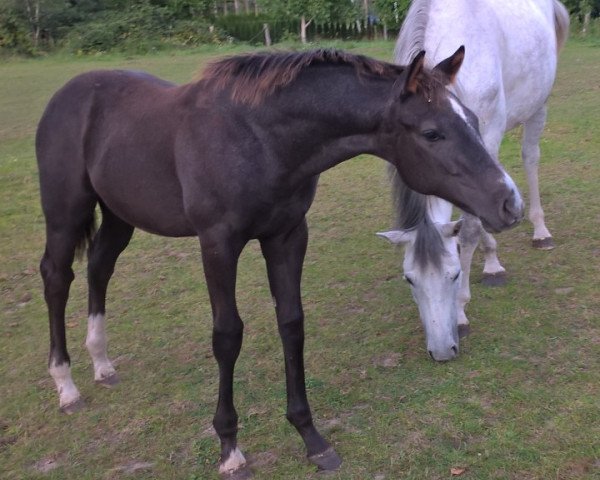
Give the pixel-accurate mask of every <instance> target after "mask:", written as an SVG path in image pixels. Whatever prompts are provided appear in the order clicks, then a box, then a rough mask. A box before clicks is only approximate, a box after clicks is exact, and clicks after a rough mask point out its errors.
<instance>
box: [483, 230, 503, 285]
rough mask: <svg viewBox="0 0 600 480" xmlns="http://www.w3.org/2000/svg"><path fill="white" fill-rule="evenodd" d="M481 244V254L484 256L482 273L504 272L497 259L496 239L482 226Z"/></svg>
mask: <svg viewBox="0 0 600 480" xmlns="http://www.w3.org/2000/svg"><path fill="white" fill-rule="evenodd" d="M481 245H482V247H483V255H484V258H485V264H484V267H483V273H485V274H488V275H496V274H498V273H504V272H506V270H505V268H504V267H503V266H502V265H501V264H500V260H499V259H498V243H497V242H496V239H495V238H494V237H493V235H492V234H490V233H488V232H486V231H485V230H484V229H483V228H482V229H481Z"/></svg>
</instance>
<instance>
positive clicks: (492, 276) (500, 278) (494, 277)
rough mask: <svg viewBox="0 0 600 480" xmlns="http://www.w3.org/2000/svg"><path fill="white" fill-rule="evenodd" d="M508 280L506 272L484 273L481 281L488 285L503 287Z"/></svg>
mask: <svg viewBox="0 0 600 480" xmlns="http://www.w3.org/2000/svg"><path fill="white" fill-rule="evenodd" d="M506 282H507V277H506V272H498V273H484V274H483V277H481V283H482V284H483V285H485V286H486V287H503V286H504V285H506Z"/></svg>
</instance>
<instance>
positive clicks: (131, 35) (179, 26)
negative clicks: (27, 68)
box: [66, 4, 222, 53]
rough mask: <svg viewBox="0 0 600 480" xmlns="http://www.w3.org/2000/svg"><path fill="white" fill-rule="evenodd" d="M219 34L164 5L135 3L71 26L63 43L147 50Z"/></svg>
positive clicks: (81, 49)
mask: <svg viewBox="0 0 600 480" xmlns="http://www.w3.org/2000/svg"><path fill="white" fill-rule="evenodd" d="M221 38H222V36H221V35H220V34H219V32H218V31H217V30H216V29H214V28H213V29H211V28H210V27H209V26H208V24H207V23H206V22H205V21H204V20H201V19H199V20H178V19H176V18H175V16H174V15H173V14H172V13H171V12H170V11H169V10H167V9H166V8H164V7H156V6H152V5H150V4H138V5H136V6H135V8H130V9H128V10H126V11H105V12H102V13H99V14H98V15H97V16H96V17H95V18H94V20H92V21H88V22H85V23H79V24H77V25H76V26H74V27H72V28H71V29H70V31H69V33H68V34H67V36H66V46H67V48H68V49H69V50H71V51H72V52H76V53H97V52H108V51H115V50H118V51H125V52H129V53H147V52H149V51H153V50H158V49H161V48H164V47H166V46H167V45H178V46H195V45H199V44H202V43H215V42H219V41H220V40H221Z"/></svg>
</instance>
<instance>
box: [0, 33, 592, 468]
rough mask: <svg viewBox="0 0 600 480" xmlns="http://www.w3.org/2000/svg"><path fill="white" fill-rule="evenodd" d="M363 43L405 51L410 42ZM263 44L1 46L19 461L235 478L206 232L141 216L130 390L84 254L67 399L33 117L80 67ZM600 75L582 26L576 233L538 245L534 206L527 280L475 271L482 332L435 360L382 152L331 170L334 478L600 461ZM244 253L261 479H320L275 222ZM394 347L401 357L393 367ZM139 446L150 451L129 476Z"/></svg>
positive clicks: (319, 306) (563, 201)
mask: <svg viewBox="0 0 600 480" xmlns="http://www.w3.org/2000/svg"><path fill="white" fill-rule="evenodd" d="M351 47H353V49H354V50H355V51H361V52H366V53H368V54H371V55H376V56H379V57H381V58H390V57H391V50H392V47H393V45H392V44H391V43H389V44H386V43H374V44H358V43H357V44H355V45H351ZM245 48H248V47H228V48H225V49H223V50H218V49H209V50H206V49H205V50H196V51H192V52H185V53H171V54H161V55H156V56H147V57H134V58H124V57H118V56H110V57H100V58H69V57H49V58H45V59H38V60H19V61H10V62H7V63H3V64H2V65H0V78H2V81H1V82H0V302H1V303H0V315H1V317H0V357H1V359H2V360H1V361H0V478H2V479H29V478H49V479H113V478H123V477H127V478H140V479H142V478H153V479H184V480H191V479H203V480H204V479H211V478H217V474H216V460H217V457H218V441H217V439H216V438H214V437H213V436H212V435H211V432H210V428H209V427H210V421H211V417H212V413H213V410H214V407H215V400H216V392H217V376H216V365H215V362H214V360H213V359H212V357H211V348H210V332H211V326H210V323H211V320H210V309H209V304H208V295H207V292H206V287H205V284H204V280H203V275H202V269H201V265H200V262H199V249H198V242H197V241H196V240H195V239H183V240H174V239H167V238H160V237H156V236H151V235H148V234H145V233H143V232H137V233H136V234H135V236H134V239H133V241H132V244H131V245H130V247H129V248H128V249H127V250H126V251H125V252H124V254H123V255H122V257H121V258H120V260H119V263H118V265H117V271H116V273H115V275H114V277H113V280H112V283H111V287H110V291H109V298H108V316H109V324H108V330H109V341H110V346H109V349H110V354H111V357H112V358H113V359H115V360H116V363H117V369H118V371H119V375H120V377H121V379H122V382H121V384H120V385H119V386H118V388H116V389H113V390H106V389H102V388H100V387H96V386H95V385H94V384H93V381H92V370H91V365H90V360H89V357H88V355H87V352H86V351H85V347H84V346H83V341H84V336H85V330H86V326H85V321H86V312H87V306H86V295H87V294H86V290H85V264H84V263H77V264H76V265H75V267H74V268H75V270H76V275H77V278H76V280H75V282H74V284H73V287H72V290H71V299H70V302H69V306H68V311H67V322H68V327H69V328H68V340H69V349H70V353H71V357H72V361H73V376H74V379H75V382H76V384H77V385H78V386H79V388H80V390H81V392H82V394H83V396H84V397H85V399H86V401H87V403H88V407H87V409H86V410H85V411H83V412H81V413H79V414H77V415H74V416H64V415H62V414H60V413H59V412H58V409H57V404H58V399H57V395H56V392H55V391H54V386H53V382H52V380H51V379H50V377H49V375H48V373H47V371H46V357H47V349H48V333H47V329H48V327H47V320H46V311H45V305H44V301H43V295H42V285H41V280H40V278H39V274H38V271H37V270H38V267H37V266H38V262H39V258H40V257H41V254H42V250H43V244H44V238H43V236H44V234H43V233H44V227H43V218H42V215H41V211H40V207H39V199H38V191H37V190H38V186H37V174H36V167H35V158H34V152H33V132H34V130H35V126H36V122H37V120H38V118H39V116H40V115H41V112H42V109H43V107H44V105H45V103H46V102H47V100H48V98H49V96H50V95H51V94H52V92H53V91H55V90H56V89H57V88H58V87H59V86H60V85H61V84H63V83H64V82H65V81H66V80H67V79H68V78H70V77H71V76H73V75H75V74H76V73H78V72H81V71H85V70H89V69H92V68H113V67H125V68H135V69H143V70H148V71H150V72H152V73H155V74H158V75H161V76H163V77H165V78H167V79H170V80H174V81H178V82H183V81H188V80H190V79H191V78H192V77H193V76H194V75H195V73H196V72H197V70H198V68H199V67H201V66H202V65H203V64H204V63H205V62H206V61H207V60H209V59H210V58H214V57H215V56H218V55H222V54H228V53H234V52H239V51H242V50H244V49H245ZM598 78H600V48H598V47H597V46H593V45H591V44H589V43H588V44H584V43H579V42H571V43H569V44H568V45H567V47H566V49H565V51H564V52H563V54H562V57H561V63H560V69H559V75H558V80H557V84H556V87H555V90H554V93H553V95H552V97H551V99H550V108H549V111H550V117H549V122H548V127H547V129H546V133H545V135H544V140H543V142H542V155H543V160H542V168H541V172H540V177H541V190H542V197H543V202H544V206H545V210H546V218H547V223H548V226H549V228H550V230H551V231H552V232H553V233H554V236H555V241H556V243H557V248H556V249H555V250H553V251H551V252H540V251H534V250H532V249H531V248H530V247H529V244H530V235H531V226H530V225H529V224H528V223H527V222H525V223H524V224H523V225H521V226H520V227H518V228H517V229H516V230H513V231H511V232H508V233H505V234H502V235H500V236H499V237H498V240H499V245H500V256H501V259H502V261H503V263H504V265H505V266H506V267H507V269H508V271H509V274H510V283H509V285H508V286H507V287H505V288H500V289H487V288H485V287H482V286H480V285H478V284H475V285H474V286H473V301H472V302H471V305H470V307H469V311H468V313H469V315H470V318H471V321H472V327H473V333H472V335H471V337H470V338H469V339H468V340H467V341H465V342H463V344H462V345H461V347H462V348H461V356H460V358H459V359H458V360H456V361H453V362H451V363H447V364H434V363H433V362H431V361H429V360H428V358H427V356H426V353H425V349H424V338H423V333H422V330H421V328H420V325H419V322H418V316H417V310H416V307H415V305H414V304H413V301H412V299H411V296H410V292H409V291H408V287H407V286H406V285H404V284H403V283H402V282H401V281H400V277H401V274H400V264H401V256H400V252H397V251H394V250H393V249H391V248H389V246H388V245H387V244H386V243H384V242H383V241H381V240H380V239H378V238H376V237H375V236H374V232H375V231H378V230H381V229H383V228H386V227H387V226H388V225H389V223H390V222H389V220H390V218H391V211H390V205H389V194H388V187H387V185H386V180H385V175H384V168H383V163H382V162H381V161H379V160H377V159H374V158H371V157H361V158H358V159H354V160H351V161H349V162H346V163H345V164H342V165H341V166H339V167H336V168H335V169H333V170H331V171H329V172H327V173H326V174H324V175H323V176H322V180H321V182H320V185H319V190H318V195H317V198H316V200H315V203H314V205H313V208H312V209H311V211H310V213H309V224H310V227H311V242H310V245H309V251H308V255H307V259H306V264H305V274H304V281H303V293H304V303H305V311H306V317H307V325H306V330H307V342H306V367H307V380H308V387H309V398H310V400H311V404H312V407H313V411H314V414H315V418H316V422H317V424H318V425H320V426H321V428H322V431H323V432H324V433H325V434H326V436H327V438H328V439H329V440H330V441H331V442H332V443H333V444H334V445H335V447H336V449H337V450H338V452H339V453H340V454H341V456H342V457H343V458H344V464H343V467H342V470H341V471H340V472H339V473H337V474H334V475H333V476H332V477H331V478H339V479H344V480H346V479H361V480H362V479H373V478H385V479H397V478H403V479H414V480H422V479H447V478H450V477H451V474H450V469H451V468H452V467H465V468H466V469H467V470H466V472H465V473H464V474H463V475H462V476H461V477H460V478H465V479H473V480H481V479H507V480H509V479H510V480H512V479H515V480H517V479H518V480H530V479H539V480H542V479H543V480H545V479H565V480H566V479H569V480H570V479H593V478H600V441H599V439H600V422H599V419H600V292H599V289H598V285H599V281H600V271H599V264H600V262H599V258H600V241H599V240H600V229H599V228H598V227H599V225H600V223H599V222H600V202H598V185H599V183H600V162H598V158H600V140H599V137H598V127H597V122H598V119H599V118H600V97H599V93H600V90H599V88H598V85H599V83H598ZM518 154H519V146H518V136H517V134H516V133H515V134H510V135H509V136H508V137H507V138H506V141H505V143H504V145H503V150H502V159H503V162H504V163H505V165H506V166H507V168H508V170H509V171H510V172H511V174H513V176H514V177H515V178H516V179H517V181H518V183H519V184H520V185H521V186H523V187H524V186H525V182H524V172H523V167H522V166H521V163H520V160H519V156H518ZM480 260H481V259H480V258H478V259H477V261H478V266H476V267H475V269H474V271H477V270H478V269H479V268H480V265H481V263H480ZM239 271H240V275H239V281H238V303H239V307H240V311H241V314H242V316H243V318H244V320H245V322H246V335H245V339H244V347H243V350H242V354H241V356H240V359H239V361H238V366H237V370H236V382H235V383H236V384H235V393H236V404H237V409H238V412H239V414H240V424H241V429H240V434H239V438H240V444H241V446H242V448H243V450H244V452H245V453H246V454H247V456H248V457H249V458H251V459H253V460H254V461H255V463H256V467H255V471H256V478H257V479H269V480H270V479H303V478H314V477H315V476H316V475H315V473H314V469H313V467H311V466H310V465H308V463H307V462H306V461H305V460H304V452H303V447H302V442H301V440H300V438H299V436H298V435H297V434H296V433H295V431H294V430H293V428H292V427H291V426H290V425H288V423H287V422H286V420H285V418H284V413H285V388H284V379H283V363H282V354H281V347H280V343H279V339H278V336H277V328H276V325H275V319H274V313H273V309H272V305H271V299H270V295H269V290H268V285H267V280H266V274H265V268H264V263H263V261H262V258H261V256H260V251H259V248H258V246H257V245H256V244H255V243H252V244H250V245H249V246H248V248H247V249H246V251H245V252H244V254H243V257H242V259H241V264H240V269H239ZM474 277H475V278H474V279H475V280H477V275H476V274H475V275H474ZM382 358H392V359H396V360H397V361H396V363H397V366H395V367H393V366H392V367H382V366H380V363H381V359H382ZM391 363H392V364H394V362H391ZM50 461H54V462H56V465H57V466H56V468H55V469H53V470H51V471H49V472H48V473H45V474H43V473H40V471H39V467H40V465H41V463H40V462H42V463H43V462H46V463H48V462H50ZM132 462H150V463H151V464H152V465H151V467H149V468H148V469H146V470H144V469H140V470H138V471H136V472H135V473H133V474H130V475H129V474H128V473H127V471H126V467H127V466H130V467H131V465H132Z"/></svg>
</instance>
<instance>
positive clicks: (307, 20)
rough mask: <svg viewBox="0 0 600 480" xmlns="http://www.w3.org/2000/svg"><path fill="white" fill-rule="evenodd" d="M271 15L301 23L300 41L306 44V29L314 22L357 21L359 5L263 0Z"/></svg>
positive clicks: (341, 0) (347, 0)
mask: <svg viewBox="0 0 600 480" xmlns="http://www.w3.org/2000/svg"><path fill="white" fill-rule="evenodd" d="M260 5H261V7H263V9H264V10H265V11H267V12H269V13H270V14H271V15H273V16H275V17H280V18H291V19H294V20H299V21H300V39H301V41H302V43H306V29H307V28H308V26H309V25H310V24H311V23H312V22H313V21H319V22H322V23H325V22H332V21H346V20H349V19H355V18H356V17H357V15H358V11H359V10H358V9H359V5H358V4H357V3H356V2H354V1H352V0H262V1H261V3H260Z"/></svg>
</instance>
